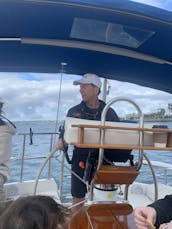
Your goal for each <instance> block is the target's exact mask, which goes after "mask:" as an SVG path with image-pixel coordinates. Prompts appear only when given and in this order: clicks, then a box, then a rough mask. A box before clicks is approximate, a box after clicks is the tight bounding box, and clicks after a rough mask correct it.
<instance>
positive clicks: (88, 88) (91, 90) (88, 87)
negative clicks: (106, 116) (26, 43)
mask: <svg viewBox="0 0 172 229" xmlns="http://www.w3.org/2000/svg"><path fill="white" fill-rule="evenodd" d="M98 92H99V88H98V87H95V86H94V85H92V84H81V85H80V93H81V96H82V99H83V101H85V102H87V101H90V100H92V99H94V98H96V97H97V96H98Z"/></svg>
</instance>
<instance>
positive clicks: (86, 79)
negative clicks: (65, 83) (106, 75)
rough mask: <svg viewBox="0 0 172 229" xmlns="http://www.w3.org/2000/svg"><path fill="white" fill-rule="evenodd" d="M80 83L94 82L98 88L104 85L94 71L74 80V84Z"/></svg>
mask: <svg viewBox="0 0 172 229" xmlns="http://www.w3.org/2000/svg"><path fill="white" fill-rule="evenodd" d="M79 84H93V85H95V86H96V87H98V88H101V86H102V82H101V80H100V78H99V77H98V76H97V75H95V74H92V73H87V74H84V75H83V76H82V78H81V79H79V80H75V81H74V82H73V85H79Z"/></svg>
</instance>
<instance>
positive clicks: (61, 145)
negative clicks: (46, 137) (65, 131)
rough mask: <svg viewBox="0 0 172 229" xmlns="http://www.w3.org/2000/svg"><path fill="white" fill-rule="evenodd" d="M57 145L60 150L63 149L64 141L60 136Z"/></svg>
mask: <svg viewBox="0 0 172 229" xmlns="http://www.w3.org/2000/svg"><path fill="white" fill-rule="evenodd" d="M55 146H56V148H57V149H58V150H63V148H64V144H63V141H62V139H61V138H59V140H58V142H57V143H56V145H55Z"/></svg>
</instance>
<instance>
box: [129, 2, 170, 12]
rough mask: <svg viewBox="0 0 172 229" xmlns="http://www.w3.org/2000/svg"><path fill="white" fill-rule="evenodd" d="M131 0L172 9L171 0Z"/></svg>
mask: <svg viewBox="0 0 172 229" xmlns="http://www.w3.org/2000/svg"><path fill="white" fill-rule="evenodd" d="M132 1H133V2H140V3H144V4H147V5H151V6H155V7H158V8H161V9H165V10H171V9H172V1H171V0H132Z"/></svg>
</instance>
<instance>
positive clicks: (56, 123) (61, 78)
mask: <svg viewBox="0 0 172 229" xmlns="http://www.w3.org/2000/svg"><path fill="white" fill-rule="evenodd" d="M60 64H61V73H60V84H59V93H58V100H57V112H56V122H55V129H54V132H55V133H56V132H57V129H58V125H59V111H60V102H61V91H62V80H63V74H64V67H65V66H66V65H67V63H64V62H62V63H60ZM52 142H53V144H55V137H54V139H53V141H52Z"/></svg>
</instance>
